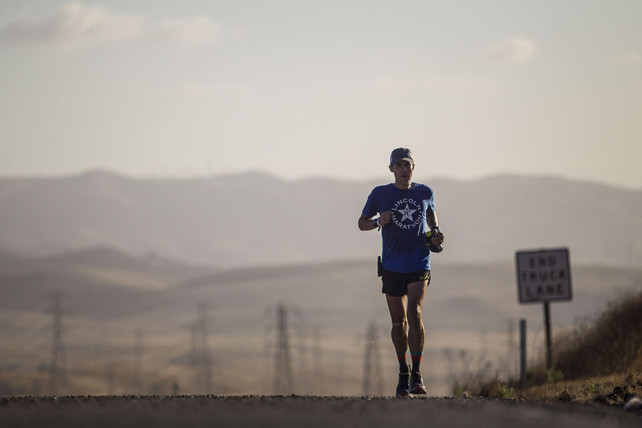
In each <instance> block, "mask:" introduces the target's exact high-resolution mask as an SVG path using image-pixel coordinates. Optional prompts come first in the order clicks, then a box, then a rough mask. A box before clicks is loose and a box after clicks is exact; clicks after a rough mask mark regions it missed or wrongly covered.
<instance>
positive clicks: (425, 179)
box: [0, 167, 642, 191]
mask: <svg viewBox="0 0 642 428" xmlns="http://www.w3.org/2000/svg"><path fill="white" fill-rule="evenodd" d="M100 173H104V174H112V175H115V176H118V177H124V178H128V179H133V180H177V181H182V180H186V181H190V180H201V179H216V178H226V177H234V176H243V175H246V176H249V175H253V174H257V175H265V176H268V177H272V178H274V179H276V180H279V181H283V182H286V183H296V182H301V181H307V180H330V181H341V182H345V183H355V184H364V183H377V182H381V183H382V184H385V183H388V182H393V181H394V177H392V175H391V174H388V175H383V174H382V175H379V176H372V177H363V178H341V177H334V176H330V175H323V174H316V175H308V176H301V177H287V176H284V175H279V174H278V173H275V172H272V171H268V170H260V169H248V170H239V171H230V172H219V173H216V172H213V173H209V174H194V175H186V174H182V175H154V174H133V173H126V172H122V171H118V170H117V169H112V168H100V167H98V168H87V169H81V170H78V171H70V172H67V173H57V174H56V173H51V174H45V173H39V174H27V173H23V174H1V173H0V180H14V179H18V180H20V179H53V180H55V179H65V178H72V177H80V176H83V175H87V174H100ZM501 177H520V178H533V179H540V178H552V179H560V180H564V181H569V182H575V183H587V184H595V185H599V186H606V187H611V188H615V189H621V190H629V191H642V186H634V187H630V186H626V185H618V184H612V183H608V182H604V181H599V180H597V179H594V178H573V177H566V176H564V175H558V174H553V173H550V174H546V173H541V174H535V173H534V174H526V173H520V172H502V171H497V172H494V173H488V174H485V175H480V176H477V177H469V178H459V177H452V176H445V175H441V176H422V175H420V174H419V173H416V174H414V175H413V181H416V182H421V183H426V184H430V183H434V182H437V181H451V182H455V183H464V184H465V183H474V182H478V181H483V180H488V179H493V178H501Z"/></svg>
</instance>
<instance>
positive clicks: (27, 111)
mask: <svg viewBox="0 0 642 428" xmlns="http://www.w3.org/2000/svg"><path fill="white" fill-rule="evenodd" d="M640 15H642V3H640V2H637V1H633V0H624V1H620V2H617V3H607V2H596V1H590V2H586V1H579V0H570V1H566V2H563V3H558V2H551V1H543V2H542V1H525V2H512V1H508V0H495V1H492V2H490V3H488V2H485V3H483V4H481V3H479V2H474V1H465V0H463V1H461V2H456V3H448V4H438V3H433V2H423V1H419V0H404V1H401V2H396V3H394V4H392V3H389V2H385V1H379V0H377V1H364V0H353V1H349V2H338V1H327V2H323V3H316V2H294V3H292V2H286V1H280V0H279V1H273V2H269V3H266V2H257V1H251V0H247V1H239V2H232V3H211V2H206V1H203V0H189V1H185V2H182V3H181V4H180V7H179V6H177V5H175V4H172V3H167V4H158V3H157V2H150V1H139V2H134V3H131V2H123V1H120V0H96V1H92V2H82V3H80V2H69V1H65V0H52V1H48V2H37V3H33V2H29V3H23V2H0V61H2V64H3V67H2V68H1V69H0V91H2V93H3V97H2V98H1V99H0V149H2V151H3V153H4V154H5V156H3V157H2V158H1V159H0V176H15V175H21V176H25V175H27V176H33V175H47V176H51V175H54V176H59V175H70V174H77V173H79V172H82V171H87V170H93V169H106V170H110V171H115V172H117V173H119V174H123V175H130V176H137V177H148V176H152V177H202V176H211V175H220V174H233V173H242V172H247V171H256V170H259V171H265V172H267V173H269V174H272V175H275V176H277V177H280V178H283V179H286V180H295V179H302V178H307V177H328V178H335V179H341V180H351V181H353V180H358V181H366V180H380V179H385V177H388V170H387V160H388V156H389V153H390V151H391V149H393V148H394V147H397V146H407V147H410V148H411V149H412V150H413V151H414V153H415V157H416V162H417V169H416V173H415V176H416V177H418V178H419V177H444V178H452V179H459V180H474V179H479V178H483V177H487V176H491V175H497V174H520V175H529V176H531V175H537V176H540V175H545V176H548V175H553V176H559V177H562V178H567V179H571V180H581V181H591V182H597V183H602V184H606V185H611V186H616V187H624V188H629V189H640V188H642V170H640V168H639V165H638V162H639V159H642V145H640V144H639V142H640V141H642V127H641V126H640V123H639V120H638V117H637V116H638V112H639V111H642V105H641V102H642V101H641V100H642V44H641V42H640V41H641V40H642V27H640V26H639V24H638V22H637V21H638V20H637V17H639V16H640Z"/></svg>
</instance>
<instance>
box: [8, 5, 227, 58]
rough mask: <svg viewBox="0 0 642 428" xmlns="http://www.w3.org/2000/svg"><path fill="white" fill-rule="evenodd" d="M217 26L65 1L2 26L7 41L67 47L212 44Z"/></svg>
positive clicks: (198, 20)
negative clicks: (136, 43)
mask: <svg viewBox="0 0 642 428" xmlns="http://www.w3.org/2000/svg"><path fill="white" fill-rule="evenodd" d="M217 33H218V31H217V27H216V25H215V24H214V23H213V22H212V21H211V20H210V19H209V18H207V17H197V18H193V19H187V20H171V21H161V22H157V23H150V22H148V21H147V20H146V19H145V18H143V17H141V16H137V15H133V14H127V13H114V12H112V11H110V10H108V9H107V8H105V7H103V6H100V5H85V4H82V3H66V4H64V5H63V6H62V7H61V8H60V10H58V11H57V12H55V13H53V14H51V15H48V16H45V17H41V18H35V19H16V20H13V21H10V22H9V23H7V24H5V25H4V26H2V27H0V42H2V43H5V44H32V45H53V46H57V47H62V48H65V49H73V48H82V47H88V46H93V45H98V44H107V43H125V42H133V41H173V42H183V43H204V42H206V43H209V42H214V41H216V36H217Z"/></svg>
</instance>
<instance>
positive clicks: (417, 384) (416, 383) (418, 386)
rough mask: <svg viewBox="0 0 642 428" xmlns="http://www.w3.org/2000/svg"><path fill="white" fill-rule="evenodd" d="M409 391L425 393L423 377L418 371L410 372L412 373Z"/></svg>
mask: <svg viewBox="0 0 642 428" xmlns="http://www.w3.org/2000/svg"><path fill="white" fill-rule="evenodd" d="M400 379H401V378H400ZM410 393H411V394H425V393H426V385H424V379H423V378H422V377H421V373H420V372H412V374H411V375H410Z"/></svg>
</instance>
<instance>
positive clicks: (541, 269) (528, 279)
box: [515, 248, 573, 369]
mask: <svg viewBox="0 0 642 428" xmlns="http://www.w3.org/2000/svg"><path fill="white" fill-rule="evenodd" d="M515 270H516V275H517V293H518V296H519V303H521V304H525V303H537V302H543V303H544V327H545V328H546V367H547V368H548V369H550V368H552V366H553V351H552V345H551V311H550V302H553V301H565V300H572V298H573V293H572V290H571V269H570V260H569V254H568V248H559V249H553V250H536V251H517V252H516V253H515Z"/></svg>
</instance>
